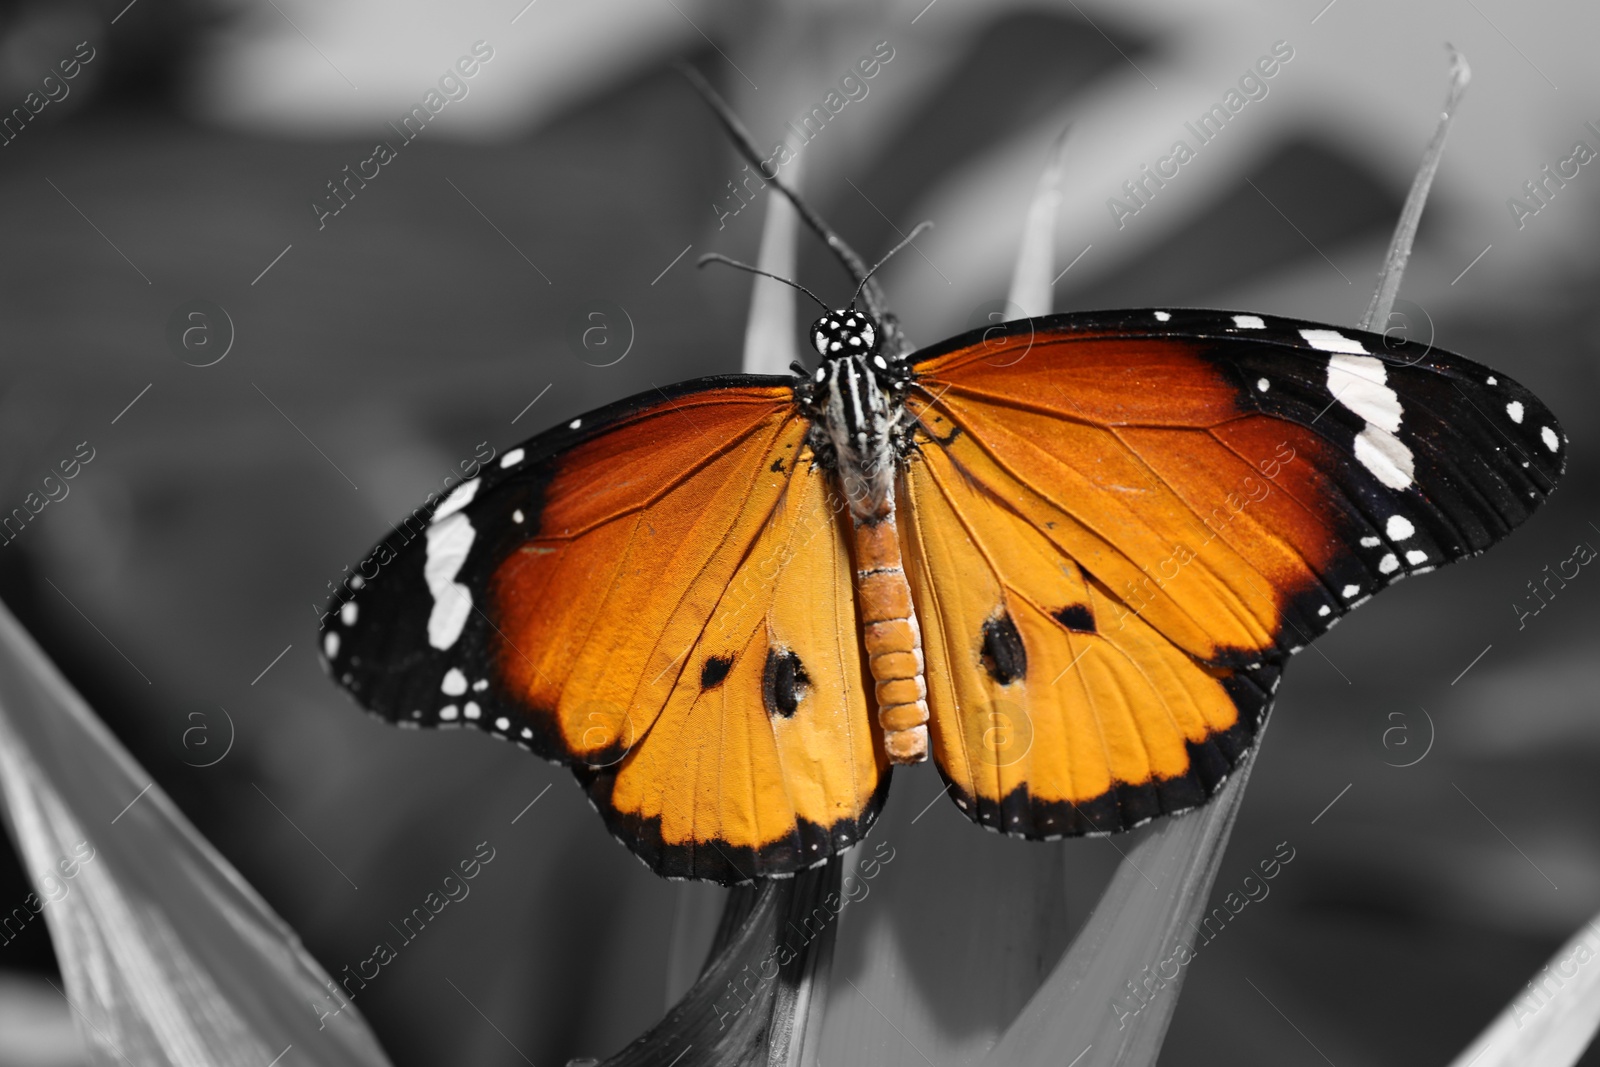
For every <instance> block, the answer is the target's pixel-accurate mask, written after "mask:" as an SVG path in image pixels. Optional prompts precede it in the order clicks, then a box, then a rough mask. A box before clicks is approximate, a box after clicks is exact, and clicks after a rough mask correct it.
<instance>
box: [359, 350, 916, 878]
mask: <svg viewBox="0 0 1600 1067" xmlns="http://www.w3.org/2000/svg"><path fill="white" fill-rule="evenodd" d="M755 383H759V384H755ZM674 393H675V394H676V395H672V396H668V395H666V394H660V395H658V396H656V395H649V394H647V395H645V396H643V397H640V398H636V399H635V400H633V401H628V402H624V403H623V404H622V405H619V406H616V407H615V408H613V409H611V410H609V411H605V412H601V413H598V414H597V415H591V416H586V417H585V418H584V419H580V420H577V421H576V422H574V423H573V424H571V425H570V426H568V427H563V428H559V429H557V430H554V431H551V432H550V433H549V434H545V435H541V437H538V438H535V439H534V440H532V441H530V442H527V443H526V444H524V445H523V446H522V447H521V448H518V449H515V450H513V451H512V452H510V453H508V454H507V456H506V457H505V461H510V462H509V463H507V464H506V466H505V467H504V469H499V468H497V469H494V470H491V471H489V472H487V473H485V474H484V475H483V477H482V483H483V484H482V486H481V488H479V489H476V490H473V491H472V493H471V495H470V497H469V498H468V500H467V502H466V503H465V504H464V505H463V506H461V507H459V508H457V509H452V504H451V501H450V500H447V501H445V502H444V503H443V504H441V505H440V506H439V508H438V509H437V510H436V511H435V512H434V521H433V522H432V523H431V524H430V525H429V528H428V532H429V535H430V538H431V540H432V542H434V543H439V544H444V543H447V542H448V541H450V539H451V538H453V537H457V536H458V534H460V533H461V531H463V530H467V529H470V530H472V531H473V534H472V536H471V537H470V541H472V542H473V543H472V544H471V545H470V547H468V548H467V549H466V550H465V558H464V561H461V562H459V564H458V565H457V566H456V569H455V571H454V572H453V573H452V574H451V575H450V576H449V578H450V581H449V582H441V581H439V580H438V575H437V573H436V574H435V575H434V581H433V583H432V584H434V585H438V586H439V587H440V588H442V589H444V590H445V592H444V593H443V594H442V595H441V596H436V598H435V599H434V601H433V605H432V607H431V608H430V609H429V611H428V613H427V617H424V614H423V612H422V611H421V609H420V608H412V609H409V610H410V617H407V611H408V609H407V607H406V604H408V603H409V602H410V599H414V598H410V599H408V596H409V594H410V592H411V591H413V590H414V589H415V585H416V578H417V577H418V574H417V572H418V571H419V570H420V571H421V572H422V577H423V578H424V579H426V578H427V571H428V568H429V566H430V559H432V560H433V561H434V563H435V564H437V561H438V559H439V558H441V557H442V556H443V551H442V550H439V551H433V552H430V553H428V554H426V555H421V556H420V558H412V557H411V556H403V557H402V558H401V560H399V561H398V562H397V564H396V566H395V568H394V569H393V571H392V572H391V571H390V570H389V569H386V570H385V572H384V573H381V574H380V575H379V576H378V577H377V578H376V579H374V580H373V581H372V582H371V584H370V585H369V586H367V587H366V588H364V589H362V590H360V591H359V592H358V593H357V594H356V597H355V600H354V601H353V602H355V603H358V604H359V605H360V614H359V616H358V619H357V622H356V624H355V625H354V626H352V627H346V628H344V629H343V631H342V632H343V648H342V649H341V655H340V656H338V657H331V658H330V659H331V662H332V665H333V669H334V670H335V671H336V672H337V671H339V670H341V669H343V666H342V665H351V664H352V657H355V661H354V663H353V665H352V667H351V669H350V670H349V674H348V676H347V677H344V678H342V679H341V680H342V681H343V682H344V684H345V685H346V686H347V687H349V688H350V689H351V690H352V691H353V692H354V693H355V694H356V695H357V697H358V698H359V699H361V700H362V702H363V703H365V704H367V706H369V707H372V708H375V709H377V710H379V711H380V712H382V713H384V714H385V715H386V716H388V717H390V718H394V719H397V720H399V721H401V722H402V723H406V722H411V723H415V724H418V725H456V724H463V725H472V726H477V727H479V728H482V729H486V730H488V731H490V732H491V733H494V734H496V735H498V736H502V737H505V738H508V739H511V740H515V741H517V742H519V743H521V744H523V745H524V746H525V747H529V748H532V749H533V750H535V751H537V752H539V753H540V754H542V755H545V756H546V757H548V758H551V759H555V760H557V761H559V762H562V763H565V764H567V765H569V766H571V767H572V768H573V770H574V772H575V773H576V774H577V776H578V778H579V780H580V781H581V782H582V783H583V785H584V787H585V789H586V790H587V791H588V793H589V795H590V798H591V800H593V802H594V803H595V805H596V806H597V808H598V809H599V811H600V813H601V814H602V816H603V817H604V818H605V821H606V823H607V825H608V827H609V828H610V829H611V831H612V833H613V834H614V835H615V836H617V837H618V839H619V840H621V841H622V842H623V843H624V844H626V845H627V846H628V847H629V848H630V849H632V850H633V851H634V852H635V853H636V854H637V855H638V856H639V857H640V858H641V859H642V860H643V861H644V862H645V863H646V865H648V866H649V867H650V868H651V869H652V870H655V871H656V872H657V873H659V874H663V875H666V876H668V877H682V878H702V879H711V880H715V881H720V882H725V883H731V882H738V881H745V880H748V879H750V878H753V877H756V876H762V875H774V874H786V873H791V872H793V871H794V870H797V869H800V868H802V867H805V866H808V865H811V864H814V863H817V862H820V861H821V860H823V859H825V858H827V857H828V856H830V855H832V854H834V853H835V852H837V851H839V850H842V849H843V848H845V847H848V846H849V845H850V844H853V843H854V842H855V841H856V840H858V839H859V838H860V837H861V836H862V835H863V834H865V832H866V829H867V827H868V826H869V825H870V823H871V821H872V819H873V818H874V817H875V815H876V813H877V809H878V807H879V806H880V805H881V802H882V799H883V796H884V793H885V791H886V789H887V785H888V773H887V766H886V764H885V762H884V760H883V757H882V755H881V751H880V750H881V747H882V746H881V742H880V741H879V734H878V731H877V728H876V726H875V724H874V723H873V721H872V716H871V715H870V713H869V710H868V708H867V704H866V698H865V695H864V694H865V692H866V688H865V686H864V683H863V679H864V678H865V668H864V664H863V660H862V654H861V651H860V640H859V637H858V634H857V629H858V628H857V624H856V615H855V605H854V602H853V599H852V585H851V567H850V562H849V553H848V547H847V542H846V540H845V531H846V528H847V527H846V526H844V525H842V523H847V522H848V519H847V518H842V516H843V515H844V504H843V502H842V500H840V499H839V498H838V496H837V494H836V493H835V491H834V489H833V488H832V485H831V482H830V479H829V476H828V474H827V472H825V471H823V470H821V469H818V468H815V467H814V466H813V465H812V462H811V454H810V451H809V449H808V447H807V446H806V443H805V438H806V432H807V429H808V426H809V423H808V422H807V420H806V419H805V418H803V417H802V416H800V415H799V414H798V413H797V412H796V410H795V405H794V400H793V393H792V390H791V389H790V387H789V384H788V382H787V380H786V379H751V378H743V379H722V380H717V379H711V380H706V381H702V382H699V383H687V384H686V385H685V386H679V387H676V389H675V390H674ZM651 401H658V402H655V403H651ZM505 461H502V462H505ZM469 484H471V483H469ZM458 492H459V490H458ZM452 524H459V525H452ZM441 528H443V532H441ZM462 536H465V535H462ZM413 555H418V554H413ZM434 569H435V571H436V572H437V571H438V570H439V567H438V566H437V565H435V568H434ZM452 584H457V585H458V588H457V589H454V590H452V589H451V588H450V585H452ZM475 589H484V590H487V597H486V603H483V604H472V605H471V606H470V609H467V610H463V611H460V612H459V614H461V616H462V618H463V621H462V624H461V627H460V630H459V633H458V634H457V635H456V637H455V639H454V640H452V641H451V642H450V643H449V644H448V646H447V647H446V648H444V649H438V648H437V647H436V645H437V642H433V643H432V646H430V641H431V638H432V636H434V635H433V633H432V631H430V630H429V625H430V622H431V621H433V620H434V616H435V615H437V614H438V613H439V612H440V611H441V610H444V609H448V608H450V607H451V606H452V605H455V604H457V603H459V599H457V600H452V599H451V597H452V596H455V597H457V598H459V597H461V596H462V595H465V596H467V597H469V598H470V591H471V590H475ZM391 590H392V592H391ZM386 598H387V599H386ZM369 612H371V613H374V614H375V616H376V617H380V618H384V619H386V620H389V621H387V622H386V624H385V625H384V626H383V627H373V628H367V629H363V627H362V625H361V623H360V618H364V617H366V615H367V613H369ZM447 614H448V612H447ZM397 615H398V617H395V616H397ZM450 617H451V618H453V617H454V616H450ZM424 632H427V633H428V634H429V635H430V641H424V640H422V639H421V638H422V635H423V633H424ZM369 635H370V637H369V639H370V640H372V641H377V640H388V641H395V642H398V643H400V644H401V645H403V646H405V647H407V648H416V647H418V646H421V647H431V651H430V653H429V654H427V655H420V654H417V653H411V654H410V655H407V656H399V657H396V656H394V655H393V652H392V650H389V649H385V648H381V647H372V646H368V645H364V644H363V643H362V642H363V638H364V637H368V636H369ZM378 665H382V666H381V669H380V667H379V666H378Z"/></svg>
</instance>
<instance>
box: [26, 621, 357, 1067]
mask: <svg viewBox="0 0 1600 1067" xmlns="http://www.w3.org/2000/svg"><path fill="white" fill-rule="evenodd" d="M0 796H3V798H4V814H5V821H6V824H7V828H8V829H9V831H10V833H11V838H12V840H13V842H15V844H16V846H17V849H18V852H19V853H20V854H21V857H22V861H23V866H24V867H25V868H26V869H27V872H28V877H29V878H30V880H31V881H32V882H33V885H34V890H35V893H36V894H37V896H38V898H39V899H40V900H43V901H46V902H47V903H44V904H43V905H42V911H43V914H44V917H45V921H46V922H47V923H48V925H49V928H50V936H51V939H52V940H53V941H54V943H55V949H56V957H57V959H58V960H59V961H60V964H61V972H62V975H63V977H64V978H65V980H66V990H65V991H64V995H65V996H66V998H67V1000H68V1002H69V1003H70V1004H71V1006H72V1009H73V1014H74V1017H75V1018H76V1019H77V1021H78V1029H79V1033H80V1034H81V1035H82V1037H83V1039H84V1042H85V1045H86V1047H87V1048H88V1050H89V1060H90V1062H92V1063H94V1064H96V1065H104V1067H111V1065H113V1064H118V1065H126V1064H137V1065H138V1067H147V1065H148V1067H155V1065H164V1064H173V1065H182V1067H191V1065H192V1067H234V1065H237V1067H264V1065H265V1064H268V1063H270V1062H272V1061H273V1059H274V1058H275V1057H279V1056H281V1055H282V1054H283V1053H284V1052H285V1051H286V1050H287V1049H288V1048H290V1047H292V1048H293V1049H294V1053H295V1058H294V1060H293V1062H294V1063H296V1064H307V1063H311V1064H319V1065H325V1067H335V1065H338V1067H387V1065H388V1063H389V1061H388V1059H387V1058H386V1057H385V1056H384V1054H383V1051H382V1049H381V1048H379V1046H378V1042H377V1039H376V1038H374V1037H373V1035H372V1033H371V1031H370V1030H369V1029H368V1028H367V1024H366V1023H365V1022H364V1021H363V1020H362V1018H361V1016H360V1014H359V1013H358V1012H357V1011H356V1009H355V1008H354V1007H353V1006H348V1005H347V1006H345V1007H344V1008H343V1010H342V1011H341V1010H338V1009H339V1005H340V1004H341V1003H342V999H340V998H336V996H335V995H334V994H333V993H330V992H329V989H330V988H332V987H333V983H332V980H331V979H330V978H329V977H328V975H327V974H326V973H325V972H324V971H323V970H322V968H321V967H320V966H319V965H318V964H317V962H316V961H315V960H314V959H312V958H311V956H310V954H309V953H307V952H306V950H305V949H304V948H303V947H302V946H301V944H300V939H299V938H298V937H297V936H296V935H295V933H294V931H293V930H291V929H290V928H289V927H288V926H287V925H286V924H285V923H284V922H283V920H282V919H280V918H278V916H277V915H276V914H274V913H273V911H272V909H271V908H270V907H268V906H267V904H266V902H265V901H263V900H262V899H261V898H260V897H259V896H257V895H256V892H255V890H253V889H251V888H250V886H249V885H248V884H247V883H246V882H245V880H244V879H243V878H241V877H240V876H239V873H238V872H237V871H235V870H234V869H233V867H232V866H230V865H229V863H228V862H227V860H225V859H223V858H222V856H221V855H219V854H218V853H217V852H216V851H215V850H214V849H213V848H212V847H211V846H210V844H208V843H207V842H206V840H205V839H204V838H203V837H201V836H200V835H199V833H198V832H196V831H195V829H194V827H193V826H191V825H190V824H189V821H188V820H187V819H185V818H184V817H183V814H182V813H181V812H179V811H178V809H177V808H176V807H175V806H174V805H173V804H172V802H171V801H170V800H169V799H168V798H167V796H166V794H165V793H164V792H162V790H161V788H160V787H159V786H157V785H155V784H154V783H153V781H152V780H151V778H150V775H149V773H148V772H147V771H145V770H144V769H143V768H142V767H140V766H139V764H138V763H137V762H136V761H135V760H134V759H133V757H132V756H130V755H129V754H128V753H127V751H126V750H125V749H124V748H123V747H122V745H121V744H120V743H119V742H118V741H117V739H116V738H115V737H114V736H113V735H112V733H111V731H110V730H108V729H107V728H106V726H105V724H104V723H102V722H101V721H100V720H99V719H98V718H96V716H95V714H94V712H93V711H92V710H90V708H89V706H88V705H87V704H86V703H84V701H83V698H82V697H80V696H79V695H78V694H77V693H76V692H75V691H74V690H73V689H72V687H71V686H69V685H68V684H67V682H66V680H65V679H63V678H62V677H61V675H60V674H59V673H58V672H57V671H56V669H55V667H54V665H53V664H51V663H50V661H49V660H48V659H46V658H45V656H44V653H43V652H41V651H40V649H39V647H38V646H37V645H35V644H34V642H33V640H32V639H31V638H30V637H29V636H28V634H27V632H26V631H25V630H23V629H22V626H21V625H20V624H19V623H18V622H17V620H16V619H15V618H14V617H13V616H12V615H11V613H10V612H9V611H7V610H6V609H5V607H4V606H3V605H0ZM319 1006H322V1007H320V1008H319ZM323 1012H327V1013H328V1014H327V1015H325V1016H324V1015H322V1013H323Z"/></svg>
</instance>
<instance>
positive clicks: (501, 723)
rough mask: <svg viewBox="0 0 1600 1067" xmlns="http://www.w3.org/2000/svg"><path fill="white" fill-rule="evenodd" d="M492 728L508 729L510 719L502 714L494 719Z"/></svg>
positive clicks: (509, 727)
mask: <svg viewBox="0 0 1600 1067" xmlns="http://www.w3.org/2000/svg"><path fill="white" fill-rule="evenodd" d="M494 728H495V729H496V730H501V731H505V730H509V729H511V720H510V719H508V718H506V717H505V716H504V715H502V716H500V717H499V718H498V719H496V720H495V721H494Z"/></svg>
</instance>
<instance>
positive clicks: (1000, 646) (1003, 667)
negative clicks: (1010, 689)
mask: <svg viewBox="0 0 1600 1067" xmlns="http://www.w3.org/2000/svg"><path fill="white" fill-rule="evenodd" d="M983 665H984V667H985V669H987V670H988V672H989V677H991V678H993V679H994V680H995V681H997V682H999V683H1000V684H1001V685H1010V684H1011V683H1012V682H1015V681H1017V680H1018V679H1019V678H1021V677H1023V676H1024V675H1026V674H1027V673H1028V651H1027V649H1025V648H1023V647H1022V635H1021V634H1019V633H1018V632H1017V624H1016V623H1014V622H1012V621H1011V616H1010V615H1008V614H1006V613H1005V612H1004V611H1002V612H1001V613H1000V614H999V615H996V616H995V617H994V618H992V619H990V620H989V621H988V622H986V623H984V624H983Z"/></svg>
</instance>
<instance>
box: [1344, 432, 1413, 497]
mask: <svg viewBox="0 0 1600 1067" xmlns="http://www.w3.org/2000/svg"><path fill="white" fill-rule="evenodd" d="M1355 452H1356V459H1358V460H1360V461H1361V465H1362V466H1363V467H1365V468H1367V470H1369V471H1371V472H1372V473H1373V475H1374V476H1375V477H1376V478H1377V479H1378V481H1380V482H1382V483H1383V484H1384V485H1387V486H1388V487H1389V488H1390V489H1405V488H1407V487H1408V486H1410V485H1411V483H1412V481H1413V479H1414V476H1415V474H1416V468H1415V467H1414V466H1413V465H1412V464H1413V460H1412V458H1411V450H1410V449H1409V448H1407V447H1406V446H1405V445H1404V444H1402V443H1401V442H1400V438H1398V437H1396V436H1395V435H1394V434H1391V433H1384V432H1383V431H1382V430H1379V429H1377V428H1376V427H1374V426H1372V425H1371V424H1368V426H1367V428H1366V429H1364V430H1362V431H1361V433H1359V434H1358V435H1356V449H1355Z"/></svg>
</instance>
